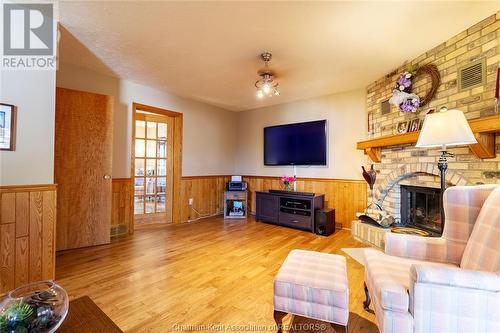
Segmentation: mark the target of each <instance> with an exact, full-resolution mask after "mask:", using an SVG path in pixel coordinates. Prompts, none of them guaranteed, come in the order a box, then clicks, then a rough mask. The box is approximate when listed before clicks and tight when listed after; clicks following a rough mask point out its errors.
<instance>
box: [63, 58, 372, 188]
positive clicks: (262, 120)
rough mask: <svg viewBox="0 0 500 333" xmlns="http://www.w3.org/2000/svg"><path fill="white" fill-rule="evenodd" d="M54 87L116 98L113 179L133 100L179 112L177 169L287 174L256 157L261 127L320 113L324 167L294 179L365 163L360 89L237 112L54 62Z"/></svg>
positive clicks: (356, 172)
mask: <svg viewBox="0 0 500 333" xmlns="http://www.w3.org/2000/svg"><path fill="white" fill-rule="evenodd" d="M57 86H59V87H65V88H70V89H77V90H84V91H90V92H96V93H101V94H107V95H112V96H114V97H115V116H114V122H115V124H114V145H113V177H116V178H119V177H130V135H131V119H132V102H138V103H142V104H147V105H151V106H156V107H160V108H166V109H169V110H172V111H177V112H182V113H183V114H184V130H183V134H184V137H183V155H182V159H183V163H182V165H183V168H182V169H183V172H182V173H183V175H184V176H191V175H224V174H243V175H263V176H281V175H284V174H292V168H291V167H267V166H264V163H263V128H264V127H265V126H270V125H279V124H286V123H294V122H301V121H310V120H319V119H327V123H328V166H326V167H324V166H311V167H298V171H297V174H298V176H299V177H324V178H339V179H342V178H344V179H362V177H361V172H360V166H361V165H362V164H363V163H364V162H365V159H364V158H363V152H362V151H359V150H356V142H357V141H359V140H364V139H365V132H366V113H365V91H364V89H360V90H356V91H351V92H346V93H340V94H334V95H329V96H324V97H319V98H313V99H309V100H304V101H298V102H294V103H289V104H283V105H277V106H271V107H266V108H261V109H255V110H249V111H244V112H231V111H227V110H223V109H220V108H217V107H213V106H209V105H207V104H204V103H199V102H195V101H192V100H188V99H185V98H181V97H178V96H175V95H173V94H169V93H167V92H164V91H160V90H157V89H153V88H151V87H147V86H144V85H141V84H137V83H134V82H131V81H127V80H119V79H117V78H115V77H111V76H104V75H100V74H97V73H93V72H90V71H88V70H85V69H81V68H78V67H75V66H72V65H68V64H64V63H61V64H60V65H59V71H58V73H57Z"/></svg>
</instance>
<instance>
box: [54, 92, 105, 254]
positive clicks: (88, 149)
mask: <svg viewBox="0 0 500 333" xmlns="http://www.w3.org/2000/svg"><path fill="white" fill-rule="evenodd" d="M112 141H113V99H112V97H110V96H105V95H98V94H93V93H88V92H83V91H76V90H70V89H63V88H57V90H56V127H55V157H54V160H55V162H54V168H55V182H56V183H57V185H58V191H57V250H66V249H73V248H79V247H86V246H92V245H99V244H107V243H109V241H110V227H111V197H112V189H111V185H112V182H111V167H112V157H111V156H112V143H113V142H112Z"/></svg>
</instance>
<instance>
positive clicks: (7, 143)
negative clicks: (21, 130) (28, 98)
mask: <svg viewBox="0 0 500 333" xmlns="http://www.w3.org/2000/svg"><path fill="white" fill-rule="evenodd" d="M16 111H17V108H16V106H14V105H11V104H5V103H0V150H16Z"/></svg>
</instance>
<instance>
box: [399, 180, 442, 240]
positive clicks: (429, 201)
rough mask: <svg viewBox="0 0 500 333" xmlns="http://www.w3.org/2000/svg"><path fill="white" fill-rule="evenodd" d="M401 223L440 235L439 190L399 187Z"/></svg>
mask: <svg viewBox="0 0 500 333" xmlns="http://www.w3.org/2000/svg"><path fill="white" fill-rule="evenodd" d="M401 223H402V224H404V225H408V226H412V227H415V228H421V229H424V230H427V231H430V232H433V233H437V234H439V235H441V234H442V233H443V224H442V223H441V194H440V189H438V188H430V187H421V186H407V185H401Z"/></svg>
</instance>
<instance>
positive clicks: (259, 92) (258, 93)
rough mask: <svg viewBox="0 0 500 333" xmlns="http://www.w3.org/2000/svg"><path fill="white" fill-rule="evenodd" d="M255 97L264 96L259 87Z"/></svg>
mask: <svg viewBox="0 0 500 333" xmlns="http://www.w3.org/2000/svg"><path fill="white" fill-rule="evenodd" d="M257 97H258V98H262V97H264V94H263V93H262V90H260V89H259V90H257Z"/></svg>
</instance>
